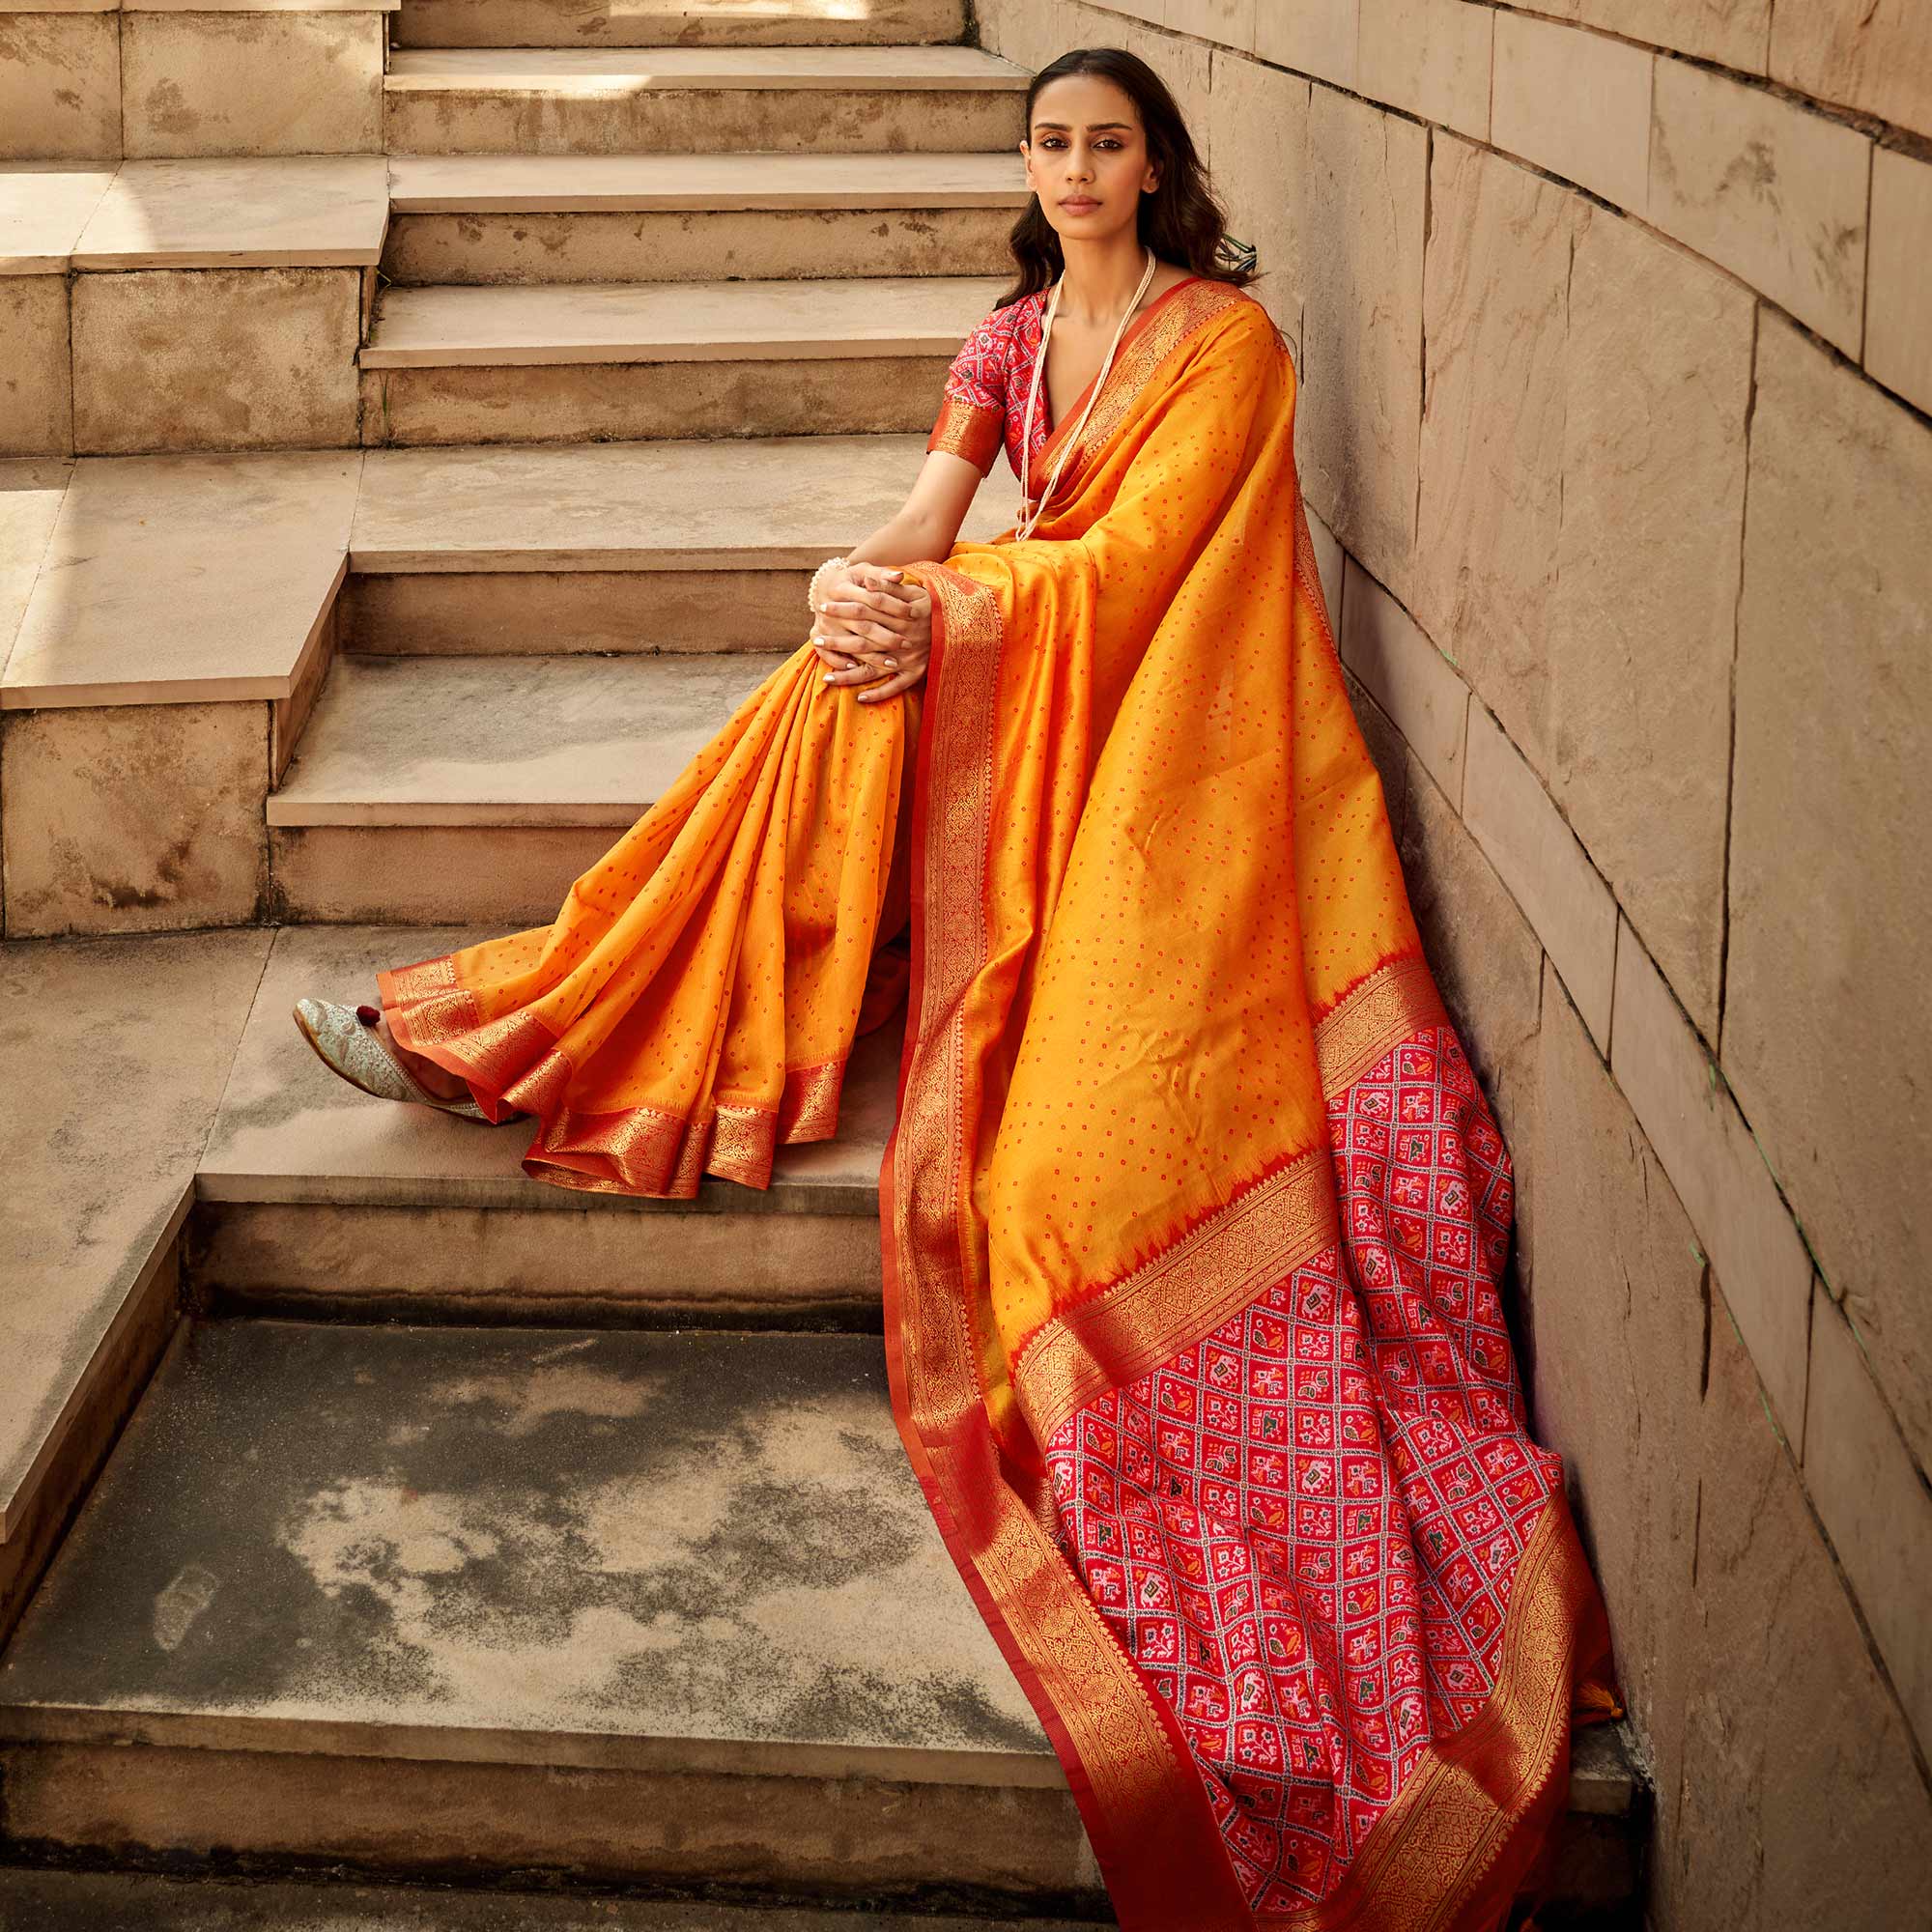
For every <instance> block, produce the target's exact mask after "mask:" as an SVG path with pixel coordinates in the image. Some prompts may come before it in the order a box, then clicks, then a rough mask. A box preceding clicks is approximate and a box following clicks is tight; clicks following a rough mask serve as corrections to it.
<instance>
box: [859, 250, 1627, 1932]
mask: <svg viewBox="0 0 1932 1932" xmlns="http://www.w3.org/2000/svg"><path fill="white" fill-rule="evenodd" d="M1294 388H1295V381H1294V371H1293V363H1292V361H1291V360H1290V358H1289V356H1288V355H1287V353H1286V350H1285V348H1284V347H1283V346H1282V345H1281V343H1280V341H1279V338H1278V337H1277V335H1276V333H1275V331H1274V328H1273V327H1272V325H1271V324H1270V323H1269V322H1268V321H1267V318H1266V316H1265V313H1264V311H1263V310H1262V309H1261V307H1260V305H1259V304H1258V303H1256V302H1255V301H1253V300H1252V298H1247V297H1244V296H1241V295H1239V294H1237V293H1236V292H1234V291H1231V290H1229V289H1227V288H1226V287H1225V286H1223V285H1220V284H1216V283H1212V282H1205V281H1196V282H1192V283H1187V284H1183V285H1180V286H1179V287H1178V288H1176V289H1175V290H1173V291H1171V292H1170V294H1169V295H1168V296H1167V297H1166V298H1164V299H1163V300H1162V301H1161V302H1159V303H1157V304H1155V305H1154V306H1153V308H1152V309H1151V310H1150V311H1148V312H1147V313H1146V314H1144V316H1143V317H1142V318H1141V319H1140V320H1139V322H1138V323H1137V326H1136V327H1135V330H1134V331H1133V333H1132V334H1131V335H1130V336H1129V337H1128V338H1127V341H1126V344H1125V345H1124V347H1123V349H1122V362H1121V366H1120V368H1119V370H1118V371H1117V372H1116V375H1115V377H1114V378H1113V379H1112V380H1111V381H1110V382H1109V384H1108V386H1107V388H1106V390H1105V391H1104V392H1103V393H1102V395H1101V397H1100V398H1099V400H1098V402H1097V404H1096V407H1095V410H1094V416H1093V418H1092V420H1091V421H1090V423H1089V425H1088V428H1087V431H1086V433H1085V435H1084V437H1083V440H1082V445H1081V447H1079V448H1078V449H1077V450H1075V451H1074V452H1073V453H1072V455H1071V456H1070V458H1069V471H1070V478H1071V480H1070V482H1069V483H1067V484H1065V485H1064V486H1063V492H1062V494H1061V495H1060V496H1059V497H1056V499H1055V505H1054V507H1052V508H1050V510H1049V513H1048V515H1047V516H1046V518H1045V519H1044V520H1043V521H1042V522H1041V523H1040V524H1039V525H1038V526H1037V528H1036V531H1035V533H1034V535H1033V536H1032V537H1031V538H1030V539H1028V540H1027V541H1025V542H1011V541H1002V542H996V543H993V544H988V545H974V544H962V545H958V546H955V548H954V549H953V551H952V554H951V555H950V556H949V557H948V558H947V560H946V561H945V562H944V563H943V564H937V563H935V564H932V565H925V566H914V567H913V574H915V575H917V576H919V577H920V578H921V579H922V580H923V582H925V583H926V584H927V586H928V587H929V588H930V590H931V591H932V594H933V598H934V604H935V620H934V638H935V641H934V646H933V654H932V660H931V666H930V668H929V671H928V678H927V690H928V702H927V706H926V711H925V716H924V720H923V726H922V732H921V737H920V743H919V749H918V773H917V783H916V786H915V793H914V807H913V811H914V835H913V852H912V866H913V880H912V884H913V890H914V893H915V895H916V903H917V911H918V916H917V917H916V918H915V920H914V923H913V980H912V989H911V996H912V1005H911V1012H910V1016H909V1023H908V1028H907V1037H906V1046H905V1054H904V1060H903V1065H902V1068H901V1084H900V1111H899V1119H898V1125H897V1128H896V1131H895V1137H894V1140H893V1142H892V1144H891V1147H890V1149H889V1151H888V1155H887V1161H886V1169H885V1174H884V1178H883V1183H882V1185H883V1201H882V1221H883V1230H884V1243H885V1256H886V1279H887V1321H886V1332H887V1343H888V1350H889V1356H890V1361H891V1369H892V1383H893V1396H894V1405H895V1413H896V1415H897V1418H898V1422H899V1428H900V1433H901V1435H902V1437H903V1439H904V1442H905V1445H906V1448H907V1452H908V1454H909V1456H910V1458H911V1460H912V1462H913V1464H914V1467H915V1468H916V1469H917V1470H918V1472H919V1475H920V1477H921V1480H922V1482H923V1486H924V1489H925V1492H926V1496H927V1500H928V1502H929V1503H930V1505H931V1508H932V1510H933V1514H934V1516H935V1518H936V1519H937V1520H938V1521H939V1523H940V1526H941V1528H942V1530H943V1532H944V1533H945V1536H946V1539H947V1542H948V1545H949V1547H950V1548H951V1550H952V1555H953V1558H954V1561H955V1562H956V1563H957V1565H958V1567H959V1569H960V1572H961V1574H962V1575H963V1577H965V1579H966V1581H967V1584H968V1586H969V1587H970V1588H971V1589H972V1591H973V1594H974V1596H975V1598H976V1600H977V1602H978V1604H979V1605H980V1610H981V1612H982V1613H983V1614H984V1615H985V1617H986V1619H987V1621H988V1623H989V1624H990V1625H991V1627H992V1629H993V1631H994V1633H995V1634H996V1635H997V1636H998V1638H999V1640H1000V1642H1001V1645H1002V1647H1003V1649H1004V1651H1005V1653H1006V1656H1007V1658H1008V1660H1009V1662H1010V1663H1011V1664H1012V1666H1013V1668H1014V1670H1015V1671H1016V1672H1017V1674H1018V1676H1019V1678H1020V1680H1021V1682H1022V1683H1023V1685H1024V1686H1025V1688H1026V1690H1027V1691H1028V1693H1029V1695H1030V1697H1031V1698H1032V1701H1033V1703H1034V1706H1035V1708H1036V1710H1037V1712H1038V1714H1039V1716H1040V1718H1041V1719H1042V1721H1043V1722H1044V1724H1045V1726H1046V1729H1047V1731H1048V1734H1049V1735H1050V1737H1051V1738H1052V1740H1053V1743H1054V1746H1055V1748H1056V1750H1057V1751H1058V1753H1059V1755H1060V1758H1061V1761H1062V1763H1063V1765H1064V1766H1065V1771H1066V1774H1067V1777H1068V1780H1069V1782H1070V1784H1071V1786H1072V1789H1073V1792H1074V1795H1075V1797H1076V1799H1077V1800H1078V1802H1079V1804H1080V1807H1081V1812H1082V1815H1083V1818H1084V1820H1085V1823H1086V1826H1087V1830H1088V1834H1089V1837H1090V1838H1091V1840H1092V1842H1093V1845H1094V1852H1095V1854H1096V1856H1097V1858H1098V1860H1099V1862H1100V1866H1101V1869H1102V1872H1103V1874H1104V1875H1105V1877H1106V1880H1107V1884H1108V1889H1109V1892H1110V1895H1111V1897H1112V1900H1113V1903H1114V1906H1115V1909H1116V1911H1117V1913H1118V1915H1119V1918H1120V1920H1121V1922H1122V1925H1125V1926H1129V1927H1135V1928H1141V1927H1145V1928H1150V1932H1152V1928H1160V1932H1176V1928H1200V1929H1201V1932H1238V1928H1248V1927H1254V1926H1269V1927H1280V1928H1284V1929H1286V1928H1293V1932H1339V1929H1340V1928H1343V1927H1348V1928H1359V1932H1422V1928H1431V1929H1432V1932H1447V1928H1456V1929H1457V1932H1479V1928H1480V1932H1488V1928H1491V1927H1492V1926H1495V1925H1497V1924H1500V1923H1501V1921H1502V1919H1503V1918H1504V1917H1505V1915H1506V1914H1507V1912H1508V1910H1509V1908H1510V1905H1511V1901H1512V1898H1513V1896H1514V1895H1515V1894H1516V1892H1517V1890H1518V1888H1519V1887H1520V1885H1521V1884H1522V1883H1523V1881H1524V1879H1525V1877H1526V1876H1527V1875H1529V1874H1530V1873H1531V1872H1532V1870H1533V1869H1534V1868H1536V1867H1537V1866H1538V1854H1539V1851H1540V1850H1541V1849H1542V1847H1543V1845H1544V1843H1545V1840H1546V1838H1547V1836H1548V1833H1549V1828H1550V1827H1551V1825H1552V1824H1553V1823H1554V1821H1555V1819H1556V1817H1557V1815H1558V1814H1559V1813H1560V1811H1561V1809H1562V1806H1563V1804H1564V1802H1565V1798H1566V1795H1567V1782H1568V1776H1567V1775H1568V1749H1569V1739H1570V1731H1571V1726H1572V1723H1573V1721H1578V1720H1590V1719H1602V1718H1607V1717H1610V1716H1615V1715H1619V1714H1620V1710H1621V1707H1620V1705H1619V1704H1618V1701H1617V1695H1616V1690H1615V1679H1614V1673H1613V1669H1612V1665H1611V1660H1610V1650H1609V1638H1608V1631H1607V1627H1606V1624H1605V1614H1604V1607H1603V1604H1602V1600H1601V1597H1600V1596H1599V1594H1598V1591H1597V1587H1596V1584H1595V1581H1594V1579H1593V1577H1591V1575H1590V1572H1589V1569H1588V1566H1587V1563H1586V1561H1585V1558H1584V1556H1583V1553H1582V1550H1581V1548H1580V1545H1579V1543H1578V1540H1577V1532H1576V1528H1575V1525H1574V1523H1573V1520H1572V1518H1571V1515H1570V1512H1569V1508H1568V1505H1567V1501H1566V1498H1565V1494H1564V1488H1563V1469H1562V1462H1561V1459H1560V1457H1558V1456H1557V1455H1555V1454H1553V1453H1551V1452H1548V1451H1546V1450H1544V1449H1542V1448H1540V1447H1538V1446H1537V1445H1536V1444H1535V1443H1534V1442H1533V1441H1532V1440H1531V1439H1530V1436H1529V1435H1528V1433H1527V1427H1526V1417H1525V1409H1524V1405H1523V1400H1522V1395H1521V1391H1520V1382H1519V1378H1518V1375H1517V1371H1516V1366H1515V1362H1514V1358H1513V1355H1512V1351H1511V1348H1510V1343H1509V1339H1508V1335H1507V1331H1506V1329H1505V1326H1504V1321H1503V1315H1502V1309H1501V1304H1500V1300H1499V1297H1498V1280H1499V1276H1500V1273H1501V1269H1502V1266H1503V1263H1504V1260H1505V1256H1506V1252H1507V1245H1508V1237H1509V1230H1510V1224H1511V1219H1512V1213H1513V1196H1512V1191H1511V1183H1512V1173H1511V1166H1510V1160H1509V1156H1508V1152H1507V1151H1506V1149H1505V1147H1504V1144H1503V1140H1502V1136H1501V1134H1500V1133H1499V1131H1498V1130H1497V1127H1496V1123H1495V1121H1494V1118H1493V1116H1492V1112H1491V1110H1490V1108H1489V1106H1488V1104H1487V1102H1486V1100H1485V1097H1484V1095H1483V1094H1482V1092H1481V1089H1480V1088H1479V1087H1478V1085H1477V1082H1476V1080H1475V1078H1474V1076H1473V1075H1472V1073H1471V1070H1470V1067H1469V1063H1468V1060H1467V1058H1466V1056H1465V1054H1464V1052H1463V1046H1462V1043H1461V1041H1460V1039H1459V1037H1458V1036H1457V1032H1456V1029H1455V1027H1454V1026H1453V1024H1452V1023H1451V1021H1450V1019H1449V1017H1448V1015H1447V1014H1446V1012H1445V1011H1444V1009H1443V1006H1442V1003H1441V1000H1440V998H1439V996H1438V994H1437V991H1436V988H1435V982H1434V980H1433V979H1432V977H1431V974H1430V972H1429V969H1428V967H1427V965H1426V963H1425V961H1424V958H1423V954H1422V950H1421V943H1420V940H1419V937H1418V934H1417V931H1416V927H1415V924H1414V922H1413V919H1412V916H1411V914H1410V910H1409V906H1408V901H1407V897H1406V892H1405V888H1404V884H1403V878H1402V872H1401V868H1400V865H1399V862H1398V859H1397V856H1396V851H1395V845H1394V840H1393V838H1392V837H1391V835H1390V831H1389V826H1388V820H1387V815H1386V810H1385V808H1384V803H1383V798H1382V792H1381V785H1380V781H1379V779H1378V775H1377V772H1376V769H1375V767H1374V765H1373V764H1372V763H1371V761H1370V758H1369V755H1368V752H1367V749H1366V746H1365V744H1364V742H1363V739H1362V736H1361V733H1360V730H1359V728H1358V727H1357V725H1356V724H1355V720H1354V717H1353V714H1352V712H1351V710H1350V705H1349V701H1348V696H1347V693H1346V691H1345V689H1344V686H1343V682H1342V674H1341V668H1340V664H1339V661H1338V659H1337V656H1336V650H1335V643H1334V639H1333V636H1332V634H1331V631H1330V627H1329V621H1328V616H1327V612H1326V608H1325V605H1324V602H1323V598H1322V593H1321V582H1320V579H1319V577H1318V575H1317V571H1316V566H1315V557H1314V554H1313V547H1312V543H1311V541H1310V537H1309V530H1308V523H1307V518H1306V513H1305V511H1304V509H1303V506H1302V502H1301V497H1300V492H1299V486H1298V481H1297V477H1296V472H1295V466H1294V460H1293V427H1294ZM1069 413H1071V412H1069ZM1064 434H1065V431H1064V429H1063V430H1062V431H1060V432H1056V433H1055V435H1054V436H1053V437H1052V438H1050V440H1049V441H1048V444H1047V447H1046V450H1045V452H1044V455H1043V460H1042V463H1041V466H1040V467H1041V470H1042V472H1044V470H1045V469H1046V468H1047V466H1048V464H1050V463H1051V462H1052V461H1053V460H1054V459H1055V458H1057V456H1058V455H1059V453H1060V449H1061V437H1062V435H1064Z"/></svg>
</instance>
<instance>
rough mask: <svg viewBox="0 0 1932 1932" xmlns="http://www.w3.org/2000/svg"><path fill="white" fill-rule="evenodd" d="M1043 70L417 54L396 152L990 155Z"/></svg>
mask: <svg viewBox="0 0 1932 1932" xmlns="http://www.w3.org/2000/svg"><path fill="white" fill-rule="evenodd" d="M1031 77H1032V76H1031V75H1030V74H1029V73H1028V71H1026V69H1024V68H1021V67H1017V66H1015V65H1014V64H1013V63H1012V62H1010V61H1005V60H1001V59H999V58H998V57H997V56H995V55H992V54H987V53H982V52H981V51H980V49H979V48H977V47H960V46H924V47H922V46H882V47H863V46H862V47H763V48H761V47H741V48H728V47H727V48H723V49H717V50H712V49H706V48H703V47H689V46H683V47H667V48H664V49H661V50H657V51H654V52H652V53H650V54H649V55H648V56H646V55H643V54H641V53H630V52H626V51H624V50H623V49H622V48H617V47H603V48H600V47H581V46H574V47H556V48H550V47H544V48H533V49H516V48H505V47H450V48H440V49H414V50H410V49H405V50H404V51H402V52H400V53H396V54H394V55H392V56H391V57H390V61H389V71H388V73H387V75H386V76H385V77H384V127H385V130H386V139H385V141H384V146H385V148H386V149H387V150H388V151H389V152H391V153H394V154H410V155H503V154H520V155H629V154H671V153H684V154H738V153H744V152H746V151H756V152H765V153H772V154H798V153H805V154H820V155H837V154H859V153H865V154H902V153H914V152H923V153H927V154H934V153H958V152H973V153H985V152H989V151H993V150H998V149H1009V150H1010V149H1013V148H1015V147H1017V145H1018V143H1019V140H1020V137H1021V135H1022V133H1023V132H1024V128H1023V127H1022V125H1021V124H1022V122H1023V119H1024V114H1025V93H1026V87H1027V83H1028V81H1029V80H1030V79H1031Z"/></svg>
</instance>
